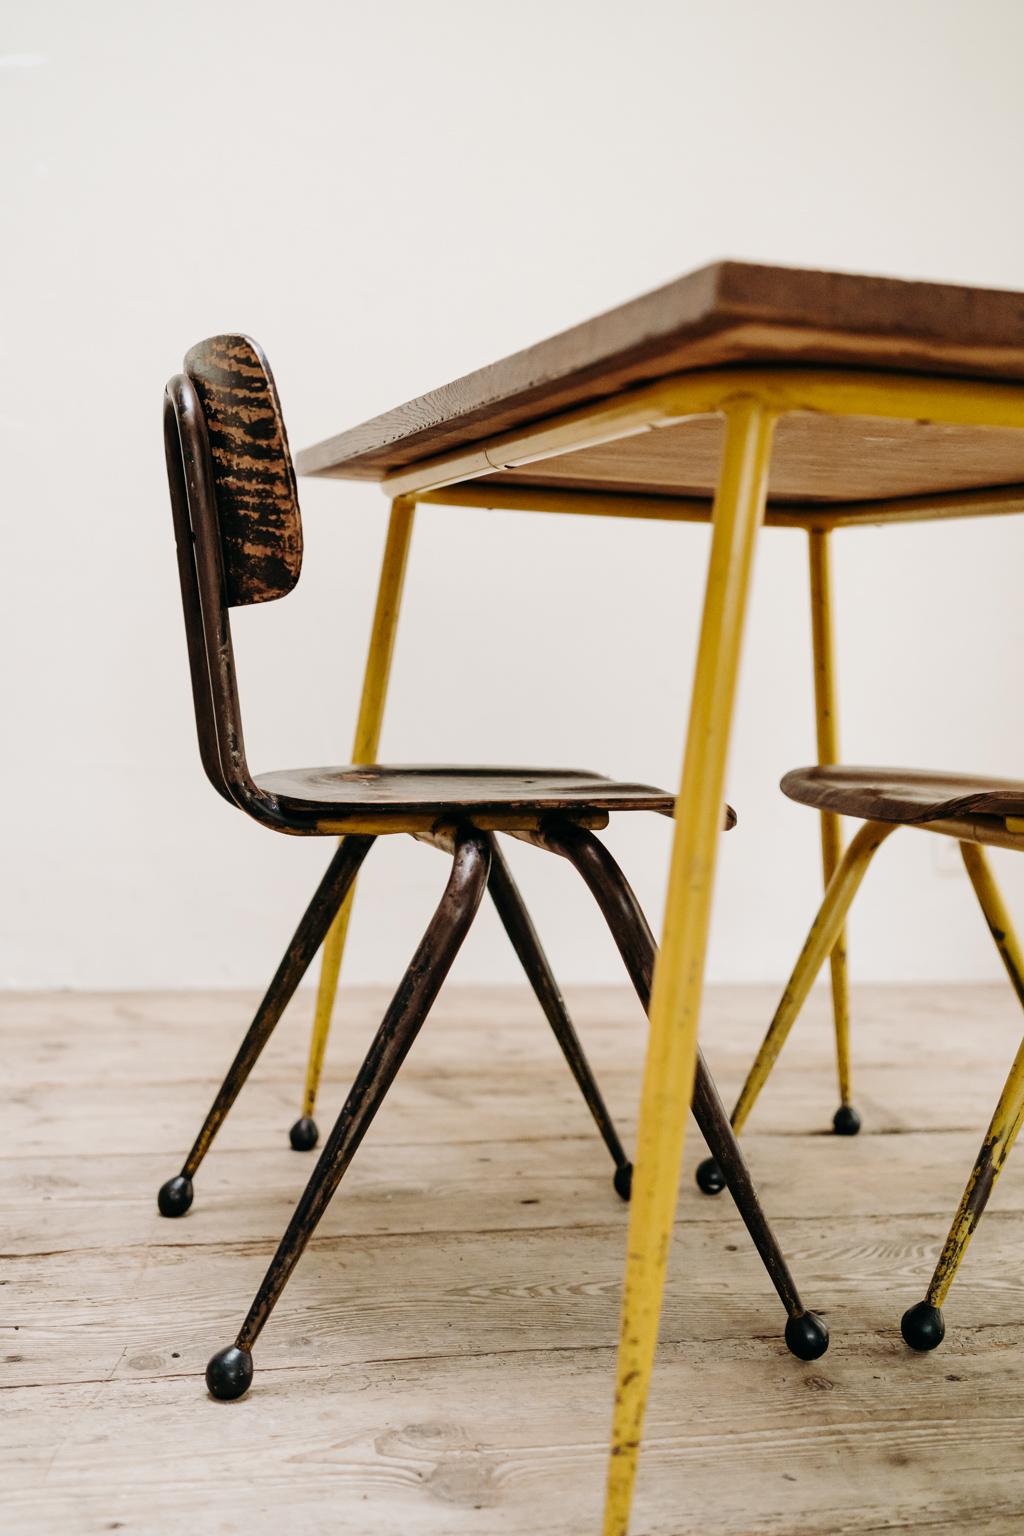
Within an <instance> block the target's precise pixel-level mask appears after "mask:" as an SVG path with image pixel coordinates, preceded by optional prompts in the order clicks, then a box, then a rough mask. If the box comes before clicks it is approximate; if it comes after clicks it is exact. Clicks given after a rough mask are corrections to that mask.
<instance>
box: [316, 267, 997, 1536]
mask: <svg viewBox="0 0 1024 1536" xmlns="http://www.w3.org/2000/svg"><path fill="white" fill-rule="evenodd" d="M1022 429H1024V294H1020V293H1012V292H999V291H995V290H986V289H977V288H966V287H954V286H951V285H945V284H933V283H919V282H901V281H897V280H894V279H889V278H878V277H861V276H856V275H852V274H842V273H829V272H811V271H800V270H796V269H789V268H782V267H771V266H759V265H753V264H749V263H743V262H731V261H727V262H720V263H717V264H715V265H713V266H709V267H705V268H703V269H702V270H700V271H697V272H693V273H691V274H690V275H688V276H686V277H683V278H680V279H679V280H678V281H676V282H673V283H670V284H668V285H667V286H665V287H663V288H660V289H657V290H656V291H655V292H653V293H650V294H647V295H645V296H644V297H642V298H639V299H636V300H634V301H633V302H632V303H629V304H625V305H623V306H621V307H620V308H618V309H615V310H612V311H610V312H609V313H607V314H604V315H601V316H599V317H598V318H596V319H594V320H591V321H588V322H586V323H585V324H583V325H579V326H576V327H574V328H573V329H572V330H569V331H565V332H563V333H562V334H561V335H559V336H555V337H552V338H551V339H549V340H547V341H545V342H542V343H540V345H538V346H534V347H531V348H528V349H527V350H526V351H523V352H519V353H516V354H515V355H513V356H512V357H509V358H506V359H504V360H503V361H501V362H498V363H494V364H492V365H491V366H490V367H487V368H482V369H480V370H479V371H477V372H476V373H472V374H468V375H467V376H466V377H464V378H462V379H459V380H457V381H455V382H454V383H452V384H449V385H447V386H446V387H445V388H443V389H439V390H435V391H433V392H432V393H430V394H428V395H424V396H422V397H421V398H420V399H418V400H414V401H411V402H409V403H408V404H406V405H402V406H399V407H398V408H397V409H396V410H393V411H389V412H387V413H386V414H384V415H383V416H378V417H376V418H375V419H374V420H372V421H369V422H366V423H364V424H363V425H362V426H359V427H356V428H354V429H352V430H350V431H347V432H343V433H341V434H340V435H338V436H335V437H331V438H329V439H327V440H326V441H324V442H321V443H318V444H317V445H316V446H314V447H311V448H308V449H306V450H305V451H303V452H302V453H300V454H299V455H298V458H297V468H298V470H299V473H300V474H306V475H319V476H334V477H337V478H342V479H361V480H374V481H377V482H379V484H380V486H381V488H382V489H383V491H384V493H385V494H386V495H387V496H388V497H389V498H390V499H391V517H390V523H389V527H388V535H387V541H386V545H385V551H384V560H383V566H382V571H381V578H380V585H379V589H378V597H377V607H376V612H375V616H374V622H373V629H372V634H371V639H370V649H369V655H368V659H367V665H366V673H365V678H364V686H363V694H362V700H361V705H360V711H359V720H358V726H357V730H356V737H355V742H354V747H353V755H352V756H353V761H354V762H372V761H374V760H375V758H376V755H377V749H378V743H379V736H380V726H381V719H382V715H383V709H384V703H385V698H386V693H387V682H388V673H389V668H390V661H391V654H392V649H393V645H394V638H395V630H396V625H397V622H398V615H399V608H400V603H401V594H402V586H403V581H404V575H405V567H406V561H407V555H408V550H409V540H410V536H411V532H412V526H413V517H414V512H415V508H416V506H417V505H423V504H429V503H432V502H439V503H443V504H446V505H459V506H472V507H485V508H492V507H501V508H511V509H520V510H524V511H542V512H551V513H565V514H573V513H575V514H586V515H595V516H614V517H644V518H660V519H669V520H679V521H705V522H706V521H710V522H711V523H712V539H711V551H710V556H709V564H708V572H707V581H706V588H705V596H704V608H703V618H702V623H701V630H700V641H699V646H698V653H697V660H696V667H695V673H694V681H693V690H692V695H691V701H690V709H689V721H688V725H687V732H686V747H685V752H684V759H683V768H682V776H681V783H680V789H679V795H678V800H677V803H676V812H675V831H674V839H673V848H672V858H671V866H670V874H669V885H668V894H667V900H666V912H665V922H664V928H663V933H662V942H661V953H660V958H659V961H658V965H657V970H656V974H655V979H654V988H653V994H652V1000H651V1013H650V1034H649V1039H648V1047H647V1056H646V1061H645V1067H644V1079H643V1089H642V1095H641V1103H640V1115H639V1123H638V1131H637V1150H636V1157H635V1172H634V1182H633V1198H632V1202H631V1209H630V1220H629V1238H628V1252H627V1260H626V1276H625V1286H624V1292H623V1303H622V1326H621V1335H620V1344H619V1357H618V1368H617V1370H618V1375H617V1388H616V1397H615V1409H614V1418H613V1426H612V1446H611V1454H610V1460H609V1471H608V1485H607V1500H606V1505H605V1525H604V1531H605V1536H625V1532H626V1531H627V1528H628V1524H629V1513H630V1508H631V1504H632V1496H633V1487H634V1481H635V1476H636V1466H637V1459H638V1453H639V1446H640V1439H641V1433H642V1426H643V1416H644V1409H645V1406H646V1400H647V1393H648V1385H649V1381H650V1374H651V1369H652V1366H653V1361H654V1353H655V1344H656V1338H657V1330H658V1321H659V1316H660V1310H661V1300H662V1292H663V1288H664V1281H665V1274H666V1269H667V1262H668V1252H669V1243H670V1238H671V1232H672V1222H673V1215H674V1211H675V1203H676V1197H677V1192H678V1185H679V1174H680V1167H681V1161H682V1151H683V1137H684V1131H685V1126H686V1118H687V1111H688V1108H689V1101H690V1095H691V1091H692V1084H693V1076H694V1065H695V1056H696V1045H697V1025H698V1018H699V1011H700V1000H701V993H702V988H703V971H704V956H705V950H706V942H707V931H708V922H709V913H710V904H711V896H712V887H713V882H714V873H715V859H716V853H717V846H718V841H719V834H720V822H721V806H722V803H723V799H724V777H725V766H726V757H727V751H728V745H729V735H730V729H731V722H732V715H733V702H734V697H735V690H736V680H737V673H738V667H739V659H740V647H741V638H742V633H743V624H744V616H745V610H746V603H747V595H748V589H749V581H750V571H751V562H752V557H753V553H754V548H755V544H756V540H757V535H758V533H759V530H760V528H761V527H762V525H766V526H769V527H781V528H796V529H803V530H804V531H805V532H806V533H807V535H808V543H809V575H810V593H811V604H812V616H813V624H812V643H813V663H814V691H815V704H816V716H817V749H818V760H819V762H822V763H829V762H834V761H836V760H837V754H838V737H837V728H836V686H835V661H834V647H833V636H832V604H831V584H830V578H831V570H830V540H831V535H832V532H833V530H835V529H837V528H843V527H848V526H854V525H856V524H864V523H871V524H877V523H882V522H903V521H918V520H924V519H929V518H938V517H965V516H975V515H981V514H985V513H1008V512H1019V511H1024V430H1022ZM840 851H841V849H840V831H839V824H838V821H837V819H836V818H835V817H833V816H828V815H825V816H823V817H822V856H823V869H824V874H825V879H826V881H827V880H828V878H829V877H830V875H831V873H832V871H833V869H834V868H835V865H836V863H837V861H838V858H839V855H840ZM348 910H349V909H348V907H346V908H345V910H344V911H343V912H342V913H340V914H339V917H338V920H337V921H336V924H335V927H334V928H333V929H332V932H331V934H330V936H329V939H328V942H327V944H326V945H325V949H324V957H323V963H322V970H321V977H320V990H319V994H318V999H317V1010H316V1018H315V1021H314V1031H313V1041H312V1044H311V1049H310V1070H309V1075H308V1079H307V1089H306V1104H307V1108H306V1110H305V1113H308V1114H312V1107H313V1103H314V1101H315V1095H316V1085H317V1081H318V1078H319V1072H320V1064H321V1062H322V1058H323V1050H324V1045H325V1041H326V1033H327V1028H328V1025H329V1021H330V1014H331V1008H332V1006H333V1001H334V994H335V990H336V987H337V979H338V972H339V966H340V963H341V955H342V952H343V948H344V939H345V931H346V926H347V922H348ZM832 987H833V1005H834V1015H835V1025H836V1043H837V1058H838V1066H839V1079H840V1098H841V1101H842V1105H848V1103H849V1056H848V1049H849V1048H848V1025H847V1000H846V955H845V946H844V945H842V944H840V945H838V946H837V949H836V952H835V954H834V955H833V960H832Z"/></svg>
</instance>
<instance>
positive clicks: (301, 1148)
mask: <svg viewBox="0 0 1024 1536" xmlns="http://www.w3.org/2000/svg"><path fill="white" fill-rule="evenodd" d="M319 1135H320V1132H319V1131H318V1130H317V1128H316V1121H315V1120H311V1119H310V1118H309V1116H308V1115H303V1117H302V1119H301V1120H296V1122H295V1124H294V1125H293V1126H292V1128H291V1130H290V1131H289V1132H288V1140H289V1141H290V1142H291V1144H292V1146H293V1148H294V1149H295V1151H296V1152H312V1150H313V1148H314V1147H315V1146H316V1144H317V1138H318V1137H319Z"/></svg>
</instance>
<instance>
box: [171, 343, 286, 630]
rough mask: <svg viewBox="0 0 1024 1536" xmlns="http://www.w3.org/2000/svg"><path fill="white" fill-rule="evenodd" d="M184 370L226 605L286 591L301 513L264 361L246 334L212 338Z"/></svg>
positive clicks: (193, 351) (190, 355)
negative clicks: (195, 404)
mask: <svg viewBox="0 0 1024 1536" xmlns="http://www.w3.org/2000/svg"><path fill="white" fill-rule="evenodd" d="M185 372H186V373H187V374H188V376H189V378H190V379H191V380H192V383H193V384H194V385H195V389H196V393H197V394H198V396H199V399H200V401H201V402H202V407H203V415H204V417H205V418H206V430H207V435H208V438H209V443H210V457H211V459H212V461H213V477H214V487H215V491H216V496H217V519H218V523H219V525H220V537H221V555H222V560H223V569H224V586H225V598H226V601H227V604H228V607H234V606H237V605H240V604H246V603H265V602H269V601H271V600H272V599H273V598H276V597H284V596H285V595H286V593H288V592H290V591H291V590H292V588H293V587H294V586H295V583H296V582H297V581H298V579H299V573H300V571H301V569H302V519H301V516H300V514H299V500H298V493H297V491H296V486H295V471H294V469H293V467H292V459H291V453H290V452H289V449H288V433H287V431H286V430H285V425H284V418H283V417H282V415H281V405H280V401H279V400H278V397H277V389H276V387H275V385H274V377H273V374H272V373H271V372H270V364H269V363H268V362H267V359H266V357H265V356H264V354H263V352H262V351H261V349H260V348H259V347H258V346H257V345H256V343H255V342H254V341H252V340H251V339H250V338H249V337H248V336H211V337H210V338H209V339H208V340H206V341H201V342H199V343H198V344H197V345H196V346H194V347H192V348H191V349H190V350H189V352H188V353H187V354H186V357H185Z"/></svg>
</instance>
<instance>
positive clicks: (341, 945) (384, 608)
mask: <svg viewBox="0 0 1024 1536" xmlns="http://www.w3.org/2000/svg"><path fill="white" fill-rule="evenodd" d="M415 511H416V503H415V501H414V500H413V498H412V497H406V496H400V497H397V498H396V499H395V501H394V502H393V503H392V507H391V518H390V521H389V523H388V533H387V539H386V541H385V544H384V558H383V562H382V564H381V572H380V582H379V584H378V587H377V606H376V609H375V611H374V615H373V628H372V630H371V632H370V649H369V652H368V654H367V657H366V670H365V672H364V673H363V692H362V697H361V699H360V701H359V718H358V720H357V722H356V733H355V739H354V741H353V744H352V761H353V763H373V762H376V760H377V751H378V748H379V745H380V728H381V722H382V720H383V718H384V704H385V701H386V699H387V691H388V679H389V677H390V674H391V658H392V655H393V653H394V648H395V632H396V630H397V628H398V614H399V609H400V607H401V603H402V587H403V584H404V582H405V567H406V562H407V560H408V556H409V541H410V539H411V537H412V527H413V516H414V514H415ZM354 895H355V887H354V886H353V888H352V890H350V891H349V894H348V896H347V897H346V898H345V901H344V904H343V905H342V907H341V910H340V911H339V912H338V915H337V917H336V918H335V919H334V922H333V923H332V925H331V928H330V930H329V932H328V934H327V938H326V939H325V941H324V948H323V955H322V958H321V961H320V985H319V988H318V990H317V998H316V1012H315V1014H314V1016H313V1034H312V1038H311V1039H310V1043H309V1063H308V1065H307V1068H306V1090H305V1095H304V1098H303V1101H302V1115H303V1119H305V1120H310V1119H312V1116H313V1112H314V1110H315V1109H316V1095H317V1089H318V1087H319V1084H320V1072H321V1069H322V1068H323V1062H324V1052H325V1050H326V1049H327V1036H328V1033H329V1031H330V1027H331V1013H332V1011H333V1009H334V998H335V993H336V992H337V990H338V976H339V973H340V971H341V960H342V956H343V954H344V952H345V936H346V934H347V933H348V920H349V915H350V914H351V911H352V899H353V897H354ZM315 1134H316V1133H315V1130H314V1131H313V1135H314V1137H315Z"/></svg>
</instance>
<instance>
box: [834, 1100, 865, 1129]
mask: <svg viewBox="0 0 1024 1536" xmlns="http://www.w3.org/2000/svg"><path fill="white" fill-rule="evenodd" d="M832 1129H833V1130H834V1131H835V1133H836V1135H837V1136H856V1134H857V1132H858V1131H859V1130H860V1115H858V1113H857V1111H856V1110H855V1109H854V1107H853V1105H852V1104H840V1106H839V1108H838V1109H837V1110H836V1112H835V1114H834V1115H833V1116H832Z"/></svg>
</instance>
